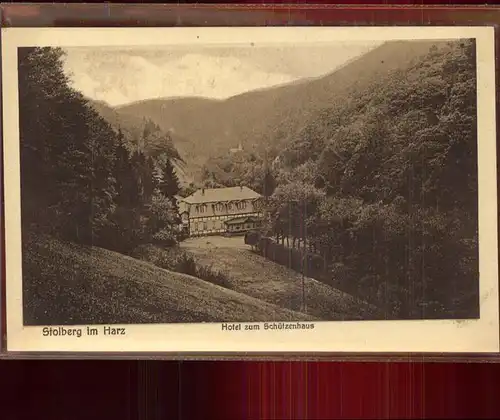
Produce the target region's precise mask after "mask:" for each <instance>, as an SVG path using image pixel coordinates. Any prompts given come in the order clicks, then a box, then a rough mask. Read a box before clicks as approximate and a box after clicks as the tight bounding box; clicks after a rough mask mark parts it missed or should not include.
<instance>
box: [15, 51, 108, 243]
mask: <svg viewBox="0 0 500 420" xmlns="http://www.w3.org/2000/svg"><path fill="white" fill-rule="evenodd" d="M63 57H64V52H63V51H62V50H61V49H59V48H51V47H45V48H21V49H19V54H18V64H19V65H18V68H19V102H20V109H19V112H20V140H21V172H22V174H21V182H22V200H23V223H30V221H33V220H36V225H37V226H38V228H39V229H44V230H46V231H48V232H50V233H52V234H57V235H60V236H63V237H65V238H68V239H72V240H77V241H80V242H86V243H89V242H90V243H94V242H95V241H96V240H97V241H98V240H99V235H100V231H101V230H102V229H103V227H104V225H105V224H106V220H107V219H108V217H109V215H110V213H111V212H112V211H113V201H114V198H115V195H116V190H115V186H116V185H115V178H114V176H113V173H112V168H113V166H114V162H113V160H114V146H115V141H116V134H115V133H114V131H113V130H112V129H111V127H110V126H109V125H108V124H107V123H106V122H105V121H104V120H103V119H102V118H101V117H100V116H99V115H98V114H97V113H96V112H95V111H94V110H93V109H92V108H91V107H89V106H88V105H87V101H86V100H85V99H84V98H83V96H82V95H81V94H80V93H79V92H77V91H75V90H74V89H72V88H71V87H70V86H69V80H68V78H67V76H66V75H65V73H64V70H63V65H62V59H63ZM39 209H44V210H42V211H40V210H39Z"/></svg>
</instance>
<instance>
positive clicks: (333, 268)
mask: <svg viewBox="0 0 500 420" xmlns="http://www.w3.org/2000/svg"><path fill="white" fill-rule="evenodd" d="M475 60H476V58H475V44H474V41H470V40H463V41H456V42H450V43H447V44H446V45H445V46H442V45H441V46H440V48H437V47H436V48H431V49H430V51H429V52H428V54H426V55H425V56H423V57H421V58H420V59H418V60H415V61H414V62H413V63H412V64H411V65H410V66H408V67H404V68H397V69H393V70H392V71H390V72H388V73H387V74H385V75H380V77H379V78H378V79H377V80H376V81H373V82H372V83H370V88H369V89H366V88H364V87H363V86H356V85H354V86H352V87H351V89H350V90H349V100H344V101H342V102H341V103H333V104H332V105H331V106H330V107H326V108H324V109H322V110H321V112H318V113H317V114H315V115H314V117H312V118H311V119H310V120H309V123H308V124H307V125H305V126H304V128H303V129H301V130H298V131H297V132H295V133H294V134H293V137H292V139H291V141H290V143H289V144H288V145H287V147H286V149H285V150H284V151H283V152H282V153H280V155H279V158H278V159H277V161H276V162H275V165H274V168H273V176H274V178H275V180H276V183H277V188H276V191H275V192H274V194H273V196H272V199H271V203H272V205H271V208H270V209H269V212H270V217H269V220H270V225H269V227H268V228H269V230H270V232H272V234H273V235H274V236H275V237H276V239H277V240H278V242H281V243H283V244H286V243H288V244H289V246H290V247H298V246H301V247H304V246H306V245H304V242H305V243H306V244H307V246H306V248H307V249H308V250H309V251H310V252H311V253H315V254H319V255H321V256H322V257H323V258H324V263H325V265H324V267H323V269H322V273H321V276H322V278H323V279H324V280H325V281H328V282H331V283H332V284H334V285H336V286H337V287H339V288H341V289H344V290H348V291H351V292H355V293H356V295H358V296H365V297H367V298H370V299H371V301H372V302H375V303H377V304H378V305H379V306H380V307H386V308H390V309H389V313H388V316H389V317H398V318H401V317H402V318H422V317H426V318H434V317H436V318H441V317H461V316H463V317H467V316H477V315H478V312H477V308H478V303H477V302H478V254H477V253H478V236H477V234H478V233H477V225H478V221H477V217H478V214H477V191H478V190H477V133H476V120H477V119H476V73H475V71H476V70H475V69H476V62H475Z"/></svg>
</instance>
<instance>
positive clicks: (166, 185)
mask: <svg viewBox="0 0 500 420" xmlns="http://www.w3.org/2000/svg"><path fill="white" fill-rule="evenodd" d="M161 171H162V179H161V181H160V185H159V190H160V192H161V193H162V194H163V195H165V197H168V198H170V199H173V198H174V196H176V195H177V194H178V193H179V191H180V187H179V178H178V177H177V174H176V173H175V169H174V166H173V165H172V162H171V161H170V159H166V160H165V163H164V164H163V165H162V166H161Z"/></svg>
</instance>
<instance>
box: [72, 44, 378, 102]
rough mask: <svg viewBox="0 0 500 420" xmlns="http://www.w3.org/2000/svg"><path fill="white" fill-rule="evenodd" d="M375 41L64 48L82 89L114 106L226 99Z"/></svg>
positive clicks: (333, 61) (329, 65)
mask: <svg viewBox="0 0 500 420" xmlns="http://www.w3.org/2000/svg"><path fill="white" fill-rule="evenodd" d="M377 45H378V44H376V43H373V42H365V43H348V44H347V43H345V42H343V43H342V44H340V43H339V44H334V45H328V46H317V47H311V46H308V47H305V46H304V47H302V46H286V47H283V48H277V47H256V46H252V45H249V46H237V47H234V46H232V47H205V48H198V49H193V48H190V49H187V48H183V49H180V48H178V47H177V48H172V47H169V48H166V47H161V48H158V47H155V48H154V49H153V48H143V47H141V48H105V47H99V48H96V47H92V48H68V49H66V53H67V56H66V59H65V69H66V71H67V73H68V74H69V75H70V78H71V80H72V83H73V86H74V87H75V88H77V89H78V90H80V91H81V92H82V93H83V94H84V95H86V96H88V97H90V98H92V99H97V100H103V101H106V102H107V103H109V104H110V105H113V106H116V105H123V104H126V103H130V102H134V101H138V100H143V99H150V98H164V97H180V96H203V97H207V98H215V99H224V98H228V97H230V96H234V95H237V94H240V93H243V92H247V91H249V90H254V89H261V88H266V87H270V86H274V85H278V84H283V83H289V82H292V81H295V80H298V79H302V78H309V77H318V76H322V75H325V74H327V73H330V72H331V71H333V70H334V69H335V68H337V67H339V66H341V65H343V64H344V63H346V62H347V61H349V60H351V59H353V58H355V57H356V56H359V55H360V54H363V53H365V52H367V51H369V50H370V49H371V48H374V47H376V46H377Z"/></svg>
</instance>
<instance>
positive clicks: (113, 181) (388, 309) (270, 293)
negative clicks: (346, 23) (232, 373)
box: [1, 27, 500, 353]
mask: <svg viewBox="0 0 500 420" xmlns="http://www.w3.org/2000/svg"><path fill="white" fill-rule="evenodd" d="M1 35H2V39H1V41H2V103H3V116H2V117H3V148H4V179H5V229H6V284H5V293H6V304H7V307H6V317H7V347H8V350H9V351H13V352H165V353H174V352H175V353H178V352H181V353H182V352H223V353H252V352H259V353H263V352H264V353H269V352H273V353H275V352H278V353H280V352H288V353H289V352H292V353H295V352H296V353H302V352H308V353H311V352H318V353H322V352H328V353H341V352H342V353H344V352H356V353H374V352H377V353H393V352H432V353H495V352H499V351H500V349H499V295H498V261H497V260H498V246H497V181H496V179H497V171H496V114H495V90H496V89H495V65H494V60H495V54H494V30H493V28H487V27H386V28H381V27H377V28H375V27H363V28H361V27H360V28H355V27H351V28H347V27H344V28H335V27H261V28H238V27H231V28H220V27H219V28H154V29H149V28H136V29H130V28H129V29H117V28H92V29H89V28H85V29H75V28H73V29H63V28H43V29H34V28H30V29H28V28H7V29H2V34H1Z"/></svg>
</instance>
